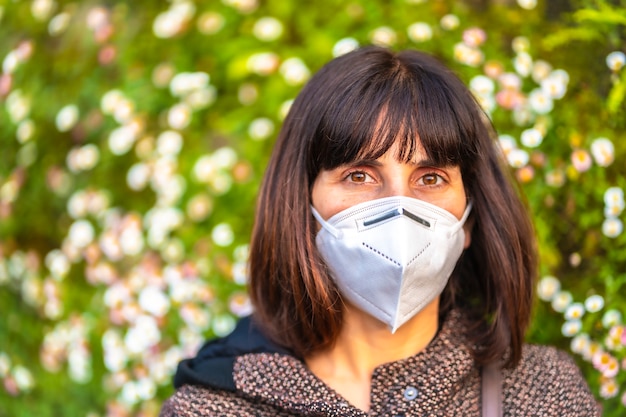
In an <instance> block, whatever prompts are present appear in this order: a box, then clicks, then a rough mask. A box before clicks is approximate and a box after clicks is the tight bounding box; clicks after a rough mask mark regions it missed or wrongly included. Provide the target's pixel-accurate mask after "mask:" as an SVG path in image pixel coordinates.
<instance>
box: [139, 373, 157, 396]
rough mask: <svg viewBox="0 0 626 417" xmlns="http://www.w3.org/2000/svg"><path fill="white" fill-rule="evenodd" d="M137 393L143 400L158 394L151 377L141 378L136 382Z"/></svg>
mask: <svg viewBox="0 0 626 417" xmlns="http://www.w3.org/2000/svg"><path fill="white" fill-rule="evenodd" d="M136 390H137V395H139V398H141V399H142V400H144V401H146V400H150V399H152V398H153V397H154V396H155V394H156V385H155V383H154V381H152V380H151V379H150V378H141V379H139V380H138V381H137V383H136Z"/></svg>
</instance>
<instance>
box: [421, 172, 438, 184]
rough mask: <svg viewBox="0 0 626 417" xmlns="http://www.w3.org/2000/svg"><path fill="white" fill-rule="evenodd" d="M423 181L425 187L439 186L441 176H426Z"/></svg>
mask: <svg viewBox="0 0 626 417" xmlns="http://www.w3.org/2000/svg"><path fill="white" fill-rule="evenodd" d="M422 181H423V183H424V185H437V183H438V182H439V175H437V174H426V175H424V176H423V177H422Z"/></svg>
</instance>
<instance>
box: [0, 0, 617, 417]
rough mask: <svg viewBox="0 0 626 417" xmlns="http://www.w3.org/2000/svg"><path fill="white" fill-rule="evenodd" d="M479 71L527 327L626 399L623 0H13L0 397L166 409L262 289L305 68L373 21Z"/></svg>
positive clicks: (5, 46) (1, 254)
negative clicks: (272, 165) (253, 246)
mask: <svg viewBox="0 0 626 417" xmlns="http://www.w3.org/2000/svg"><path fill="white" fill-rule="evenodd" d="M366 44H380V45H387V46H390V47H391V48H394V49H404V48H418V49H421V50H425V51H429V52H431V53H433V54H435V55H436V56H437V57H439V58H440V59H441V60H442V61H444V62H445V63H446V64H448V65H449V66H451V67H452V68H453V69H454V70H455V71H456V72H457V73H458V74H459V76H460V77H461V78H462V79H463V80H464V81H465V82H467V84H468V85H470V86H471V89H472V91H473V92H474V93H475V94H476V96H477V98H478V99H479V101H480V103H481V104H482V105H483V107H484V109H485V111H486V113H487V114H488V115H489V116H490V118H491V119H492V120H493V123H494V125H495V126H496V128H497V129H498V132H499V135H500V136H499V142H500V144H501V145H502V150H503V152H504V154H505V156H506V158H507V160H508V162H509V164H510V167H511V170H512V172H513V173H514V175H515V176H516V177H517V178H518V180H519V181H520V183H521V184H522V190H523V193H524V194H525V196H526V198H527V200H528V205H529V207H530V210H531V211H532V213H533V217H534V220H535V224H536V230H537V235H538V238H539V247H540V252H541V278H540V280H539V282H538V295H539V298H538V301H537V304H536V309H535V316H534V320H533V325H532V328H531V330H530V332H529V336H528V339H529V341H531V342H537V343H546V344H553V345H557V346H559V347H561V348H563V349H564V350H567V351H569V352H570V353H571V354H572V356H573V357H574V358H575V359H576V361H577V362H578V363H579V364H580V366H581V369H582V370H583V372H584V374H585V377H586V379H587V381H588V382H589V385H590V386H591V387H592V390H593V392H594V394H595V395H596V397H597V398H598V400H599V401H600V402H601V403H602V405H603V407H604V410H605V415H606V416H623V415H625V414H626V393H625V392H626V370H625V369H626V332H625V331H624V325H623V323H624V321H623V320H624V314H626V304H625V300H626V295H625V294H626V288H625V285H624V284H625V283H626V233H624V231H623V229H624V226H623V224H624V220H625V218H626V214H625V213H624V190H625V189H626V162H625V161H626V113H625V107H626V99H625V96H626V68H625V65H626V56H625V55H624V52H626V1H624V0H612V1H610V0H559V1H556V0H555V1H552V0H550V1H547V0H543V1H542V0H539V1H536V0H517V1H514V0H508V1H507V0H466V1H448V0H428V1H427V0H317V1H315V2H304V1H289V0H221V1H219V0H211V1H200V0H196V1H193V0H172V1H126V2H123V1H112V0H88V1H66V0H59V1H55V0H33V1H26V0H4V1H1V2H0V62H1V63H2V68H1V72H0V317H1V318H0V381H1V382H2V384H0V417H4V416H38V417H46V416H58V415H63V416H68V417H70V416H87V417H96V416H155V415H156V414H157V413H158V410H159V407H160V404H161V402H162V401H163V399H164V398H166V397H167V396H168V395H170V394H171V393H172V387H171V382H170V381H171V376H172V374H173V372H174V370H175V367H176V364H177V362H178V361H179V360H180V359H182V358H184V357H188V356H191V355H193V354H194V352H195V351H196V349H197V348H198V347H199V345H200V344H201V343H202V341H203V340H204V339H205V338H208V337H213V336H220V335H224V334H227V333H228V332H229V331H230V330H231V329H232V327H233V326H234V323H235V322H236V320H237V317H239V316H242V315H246V314H249V313H250V303H249V300H248V297H247V295H246V293H245V285H246V277H247V271H246V259H247V244H248V239H249V234H250V231H251V227H252V224H253V212H254V205H255V195H256V193H257V189H258V186H259V182H260V179H261V176H262V173H263V170H264V167H265V165H266V163H267V160H268V157H269V153H270V150H271V147H272V143H273V141H274V138H275V137H276V134H277V131H278V130H279V128H280V125H281V120H282V119H283V118H284V116H285V113H286V112H287V111H288V108H289V105H290V103H291V100H293V98H294V97H295V95H296V94H297V92H298V91H299V90H300V88H301V87H302V85H303V84H304V83H305V82H306V81H307V79H308V78H309V77H310V75H311V74H312V73H313V72H315V71H316V70H317V69H319V67H320V66H321V65H323V63H325V62H327V61H328V60H330V59H331V58H332V57H333V56H337V55H340V54H342V53H345V52H346V51H349V50H351V49H353V48H355V47H356V46H358V45H366Z"/></svg>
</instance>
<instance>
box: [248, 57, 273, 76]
mask: <svg viewBox="0 0 626 417" xmlns="http://www.w3.org/2000/svg"><path fill="white" fill-rule="evenodd" d="M278 65H279V59H278V55H276V54H275V53H273V52H259V53H256V54H253V55H251V56H250V58H248V62H247V66H248V70H249V71H250V72H253V73H255V74H258V75H263V76H266V75H270V74H272V73H273V72H274V71H276V69H277V68H278Z"/></svg>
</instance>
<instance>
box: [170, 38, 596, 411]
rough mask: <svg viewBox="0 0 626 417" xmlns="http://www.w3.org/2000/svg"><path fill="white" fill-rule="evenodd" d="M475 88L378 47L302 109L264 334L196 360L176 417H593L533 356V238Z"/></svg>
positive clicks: (262, 212)
mask: <svg viewBox="0 0 626 417" xmlns="http://www.w3.org/2000/svg"><path fill="white" fill-rule="evenodd" d="M493 137H494V135H493V132H492V131H491V129H490V127H489V123H488V121H487V119H486V118H485V115H484V114H483V112H482V111H481V110H480V107H479V106H478V105H477V103H476V101H475V100H474V99H473V97H472V96H471V94H470V92H469V91H468V89H467V88H466V87H465V86H464V85H463V84H462V83H461V82H460V81H459V80H458V79H457V78H456V77H455V76H454V75H453V74H452V73H451V72H450V71H449V70H448V69H447V68H446V67H444V66H443V65H441V64H440V63H439V62H437V61H436V60H435V59H433V58H432V57H430V56H428V55H425V54H422V53H419V52H415V51H404V52H400V53H397V54H396V53H393V52H391V51H388V50H386V49H383V48H378V47H368V48H363V49H360V50H357V51H354V52H351V53H349V54H346V55H343V56H341V57H339V58H336V59H334V60H333V61H331V62H330V63H328V64H327V65H326V66H325V67H323V68H322V69H321V70H320V71H319V72H318V73H317V74H316V75H315V76H314V77H313V78H312V79H311V80H310V82H309V83H308V84H307V86H306V87H305V88H304V89H303V91H302V92H301V93H300V95H299V96H298V97H297V99H296V100H295V102H294V104H293V106H292V108H291V110H290V112H289V115H288V116H287V118H286V120H285V123H284V126H283V128H282V130H281V132H280V135H279V137H278V141H277V143H276V146H275V149H274V153H273V155H272V158H271V161H270V164H269V167H268V170H267V172H266V175H265V179H264V183H263V186H262V189H261V192H260V196H259V202H258V208H257V217H256V223H255V228H254V232H253V236H252V243H251V255H250V283H249V290H250V295H251V298H252V300H253V303H254V306H255V313H254V314H253V317H252V318H247V319H244V320H242V321H241V322H240V323H239V325H238V327H237V329H236V330H235V331H234V332H233V334H231V335H230V336H229V337H227V338H224V339H220V340H217V341H212V342H210V343H208V344H207V345H205V346H204V347H203V348H202V350H201V351H200V352H199V354H198V356H197V357H196V358H194V359H191V360H187V361H183V362H182V363H181V365H180V367H179V370H178V372H177V375H176V377H175V386H176V387H177V388H178V391H177V392H176V393H175V395H174V396H172V397H171V398H170V399H169V400H168V401H167V402H166V403H165V404H164V407H163V409H162V416H210V415H232V416H235V415H237V416H239V415H246V416H248V415H250V416H252V415H255V416H270V415H271V416H275V415H281V416H287V415H345V416H364V415H381V416H383V415H384V416H391V415H398V416H401V415H402V416H413V415H429V416H430V415H437V416H444V415H451V416H457V415H462V416H478V415H481V413H485V414H484V415H487V414H488V412H490V411H489V410H491V409H492V408H493V409H494V410H496V414H493V415H497V414H498V412H499V411H501V412H502V413H503V415H528V416H535V415H542V416H559V417H563V416H579V415H580V416H583V415H584V416H593V415H599V411H598V409H597V406H596V403H595V401H594V399H593V397H592V395H591V394H590V392H589V389H588V387H587V385H586V383H585V381H584V380H583V378H582V376H581V374H580V372H579V370H578V369H577V368H576V366H575V365H574V363H573V362H572V360H571V359H570V358H569V357H568V356H567V355H565V354H564V353H562V352H559V351H557V350H555V349H553V348H546V347H538V346H529V345H524V344H523V340H524V333H525V330H526V327H527V325H528V322H529V318H530V308H531V304H532V293H533V291H532V290H533V278H534V277H535V269H536V265H535V264H536V255H535V247H534V237H533V230H532V226H531V224H530V221H529V219H528V216H527V213H526V210H525V208H524V206H523V204H522V203H521V202H520V199H519V197H518V195H517V193H516V190H515V189H514V187H513V186H512V183H511V180H510V178H509V176H508V175H507V170H506V168H505V167H504V165H503V164H502V160H501V155H500V152H499V150H498V148H497V146H496V145H495V142H494V140H493Z"/></svg>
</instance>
